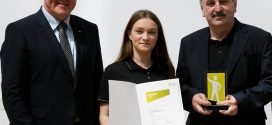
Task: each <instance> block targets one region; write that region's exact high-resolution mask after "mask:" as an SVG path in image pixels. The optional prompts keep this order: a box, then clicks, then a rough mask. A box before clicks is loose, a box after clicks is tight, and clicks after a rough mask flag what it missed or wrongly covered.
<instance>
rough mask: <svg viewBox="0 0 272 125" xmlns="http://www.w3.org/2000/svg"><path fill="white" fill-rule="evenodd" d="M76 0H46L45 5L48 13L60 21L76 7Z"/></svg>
mask: <svg viewBox="0 0 272 125" xmlns="http://www.w3.org/2000/svg"><path fill="white" fill-rule="evenodd" d="M75 5H76V0H44V7H45V9H46V10H47V12H48V13H50V14H51V15H53V16H54V17H55V18H56V19H58V20H59V21H62V20H64V19H65V18H66V17H67V16H68V15H69V14H70V13H71V11H72V10H73V9H74V8H75Z"/></svg>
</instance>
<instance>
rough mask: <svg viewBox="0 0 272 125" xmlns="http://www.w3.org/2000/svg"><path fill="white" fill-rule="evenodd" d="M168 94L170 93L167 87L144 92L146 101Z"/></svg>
mask: <svg viewBox="0 0 272 125" xmlns="http://www.w3.org/2000/svg"><path fill="white" fill-rule="evenodd" d="M169 94H170V90H169V89H165V90H159V91H152V92H147V93H146V101H147V102H148V103H150V102H153V101H155V100H158V99H160V98H162V97H165V96H167V95H169Z"/></svg>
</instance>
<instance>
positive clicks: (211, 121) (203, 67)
mask: <svg viewBox="0 0 272 125" xmlns="http://www.w3.org/2000/svg"><path fill="white" fill-rule="evenodd" d="M200 4H201V9H202V14H203V16H204V17H205V18H206V20H207V22H208V25H209V27H207V28H203V29H201V30H199V31H196V32H194V33H192V34H190V35H188V36H186V37H184V38H183V39H182V40H181V44H180V55H179V62H178V66H177V77H179V79H180V83H181V91H182V98H183V103H184V109H185V110H187V111H189V112H190V114H189V116H188V119H187V125H246V124H250V125H265V119H266V115H265V112H264V105H266V104H267V103H268V102H269V101H271V99H272V38H271V34H270V33H269V32H266V31H264V30H262V29H260V28H257V27H254V26H250V25H246V24H243V23H240V22H239V21H238V20H237V19H236V18H235V17H234V13H235V12H236V6H237V0H200ZM210 71H212V72H214V71H215V72H218V71H223V72H225V73H226V78H227V86H226V87H227V90H228V95H227V96H226V100H225V101H221V102H217V104H216V105H218V106H228V109H227V110H219V111H212V110H207V109H206V108H204V107H207V106H210V105H211V102H209V101H208V99H207V97H206V92H207V89H206V81H207V74H206V73H207V72H210Z"/></svg>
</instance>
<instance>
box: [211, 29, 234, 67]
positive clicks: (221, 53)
mask: <svg viewBox="0 0 272 125" xmlns="http://www.w3.org/2000/svg"><path fill="white" fill-rule="evenodd" d="M233 29H234V28H233ZM233 29H232V31H231V32H230V33H229V34H228V36H227V37H226V38H224V39H223V40H222V41H219V40H212V39H209V56H208V58H209V62H208V65H209V70H210V71H226V70H227V64H228V60H229V55H230V50H231V45H232V41H233V37H234V30H233Z"/></svg>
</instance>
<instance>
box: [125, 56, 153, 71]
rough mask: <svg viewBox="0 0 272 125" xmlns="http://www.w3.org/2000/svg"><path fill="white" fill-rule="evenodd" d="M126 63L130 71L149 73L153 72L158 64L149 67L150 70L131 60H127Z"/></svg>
mask: <svg viewBox="0 0 272 125" xmlns="http://www.w3.org/2000/svg"><path fill="white" fill-rule="evenodd" d="M125 63H126V65H127V67H128V69H129V70H130V71H137V70H144V71H147V70H151V69H152V68H153V67H154V66H155V65H156V62H154V61H153V64H152V66H151V67H149V68H148V69H144V68H142V67H141V66H139V65H137V64H136V63H135V62H134V61H133V60H132V59H131V58H129V59H127V60H125Z"/></svg>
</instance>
